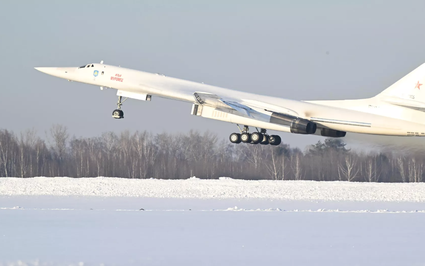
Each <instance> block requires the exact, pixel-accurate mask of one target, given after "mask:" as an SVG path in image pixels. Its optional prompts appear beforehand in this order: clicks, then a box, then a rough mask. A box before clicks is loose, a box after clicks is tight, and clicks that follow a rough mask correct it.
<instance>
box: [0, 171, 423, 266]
mask: <svg viewBox="0 0 425 266" xmlns="http://www.w3.org/2000/svg"><path fill="white" fill-rule="evenodd" d="M424 192H425V185H424V184H378V183H348V182H306V181H241V180H232V179H225V178H224V179H221V180H199V179H195V178H192V179H188V180H154V179H150V180H128V179H116V178H85V179H72V178H30V179H19V178H0V265H425V254H424V253H423V252H422V249H423V247H422V246H423V239H425V226H424V224H425V193H424Z"/></svg>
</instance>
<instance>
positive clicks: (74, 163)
mask: <svg viewBox="0 0 425 266" xmlns="http://www.w3.org/2000/svg"><path fill="white" fill-rule="evenodd" d="M46 135H47V137H46V139H47V140H44V139H42V138H40V137H39V136H37V133H36V132H35V131H34V130H27V131H25V132H22V133H20V134H15V133H14V132H11V131H8V130H5V129H3V130H0V176H1V177H34V176H48V177H53V176H69V177H97V176H109V177H124V178H160V179H180V178H188V177H191V176H196V177H199V178H218V177H222V176H226V177H232V178H237V179H273V180H317V181H335V180H341V181H366V182H423V181H424V180H425V178H424V175H425V173H424V167H425V156H424V155H422V154H418V153H415V154H395V153H394V152H388V151H387V152H383V151H381V152H358V151H352V150H350V149H347V147H346V144H345V143H344V142H343V139H332V138H328V139H324V140H323V141H319V142H317V143H316V144H314V145H311V146H308V147H307V148H306V149H305V150H304V151H301V150H300V149H299V148H291V147H290V146H289V145H288V144H281V145H279V146H270V145H265V146H264V145H259V144H258V145H249V144H239V145H236V144H231V143H229V141H228V140H227V139H226V140H223V139H219V138H218V137H217V136H216V135H215V134H212V133H209V132H206V133H202V134H201V133H199V132H196V131H190V132H189V133H187V134H169V133H162V134H151V133H149V132H146V131H144V132H139V131H137V132H133V133H131V132H129V131H123V132H121V133H119V134H116V133H113V132H106V133H103V134H102V135H101V136H99V137H92V138H86V137H79V138H77V137H70V136H69V133H68V130H67V128H66V127H65V126H62V125H54V126H52V127H51V129H50V131H49V132H48V134H46Z"/></svg>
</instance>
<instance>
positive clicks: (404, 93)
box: [376, 64, 425, 103]
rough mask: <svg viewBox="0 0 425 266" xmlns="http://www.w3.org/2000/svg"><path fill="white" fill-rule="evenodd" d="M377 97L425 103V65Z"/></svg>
mask: <svg viewBox="0 0 425 266" xmlns="http://www.w3.org/2000/svg"><path fill="white" fill-rule="evenodd" d="M376 97H379V98H388V97H391V98H392V97H395V98H400V99H403V100H414V101H418V102H424V103H425V64H422V65H420V66H419V67H417V68H416V69H415V70H413V71H412V72H410V73H409V74H407V75H406V76H404V77H403V78H401V79H400V80H398V81H397V82H396V83H394V84H393V85H391V86H390V87H388V88H387V89H386V90H384V91H383V92H381V93H380V94H378V95H377V96H376Z"/></svg>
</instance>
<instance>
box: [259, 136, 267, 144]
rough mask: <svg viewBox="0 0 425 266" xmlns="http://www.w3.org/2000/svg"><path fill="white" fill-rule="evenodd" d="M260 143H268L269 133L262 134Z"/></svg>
mask: <svg viewBox="0 0 425 266" xmlns="http://www.w3.org/2000/svg"><path fill="white" fill-rule="evenodd" d="M260 144H261V145H269V135H266V134H263V139H262V140H261V142H260Z"/></svg>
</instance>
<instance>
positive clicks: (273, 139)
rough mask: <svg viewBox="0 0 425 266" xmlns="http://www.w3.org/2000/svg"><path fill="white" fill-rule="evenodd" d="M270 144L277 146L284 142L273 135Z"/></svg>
mask: <svg viewBox="0 0 425 266" xmlns="http://www.w3.org/2000/svg"><path fill="white" fill-rule="evenodd" d="M269 142H270V145H274V146H277V145H279V144H280V143H281V142H282V140H281V139H280V137H279V136H278V135H271V136H270V138H269Z"/></svg>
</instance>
